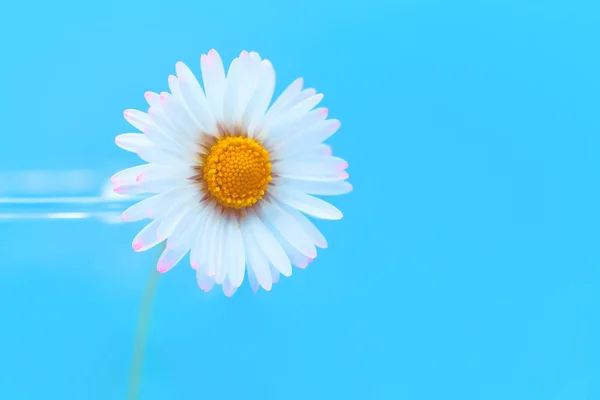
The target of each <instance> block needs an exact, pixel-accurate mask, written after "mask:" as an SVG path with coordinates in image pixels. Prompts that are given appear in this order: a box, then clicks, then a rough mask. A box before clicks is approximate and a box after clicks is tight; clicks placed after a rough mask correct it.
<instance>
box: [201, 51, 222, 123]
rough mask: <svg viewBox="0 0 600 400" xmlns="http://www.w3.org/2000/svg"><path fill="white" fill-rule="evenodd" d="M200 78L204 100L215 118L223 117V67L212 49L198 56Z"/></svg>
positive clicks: (219, 58) (219, 57)
mask: <svg viewBox="0 0 600 400" xmlns="http://www.w3.org/2000/svg"><path fill="white" fill-rule="evenodd" d="M200 66H201V68H202V80H203V81H204V88H205V89H206V100H207V102H208V105H209V107H210V109H211V110H212V114H213V115H214V117H215V119H216V120H221V119H222V117H223V96H224V92H225V69H224V68H223V62H222V61H221V56H219V53H217V51H216V50H214V49H212V50H211V51H209V52H208V55H204V54H203V55H202V57H201V58H200Z"/></svg>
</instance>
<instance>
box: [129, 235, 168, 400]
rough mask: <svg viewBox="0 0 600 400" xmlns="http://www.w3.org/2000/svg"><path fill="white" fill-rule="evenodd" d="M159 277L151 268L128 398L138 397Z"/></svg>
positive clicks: (134, 349) (130, 376) (134, 348)
mask: <svg viewBox="0 0 600 400" xmlns="http://www.w3.org/2000/svg"><path fill="white" fill-rule="evenodd" d="M163 248H164V244H163V245H161V249H160V251H159V255H160V253H162V250H163ZM159 277H160V273H159V272H158V271H157V270H156V268H152V272H151V273H150V278H149V279H148V284H147V285H146V290H145V291H144V297H143V298H142V305H141V308H140V316H139V320H138V326H137V332H136V335H135V342H134V344H133V360H132V361H131V371H130V373H129V390H128V394H127V399H128V400H138V399H139V397H140V380H141V377H142V367H143V365H144V348H145V345H146V336H147V335H148V325H149V324H150V314H151V311H152V301H153V300H154V295H155V293H156V287H157V286H158V278H159Z"/></svg>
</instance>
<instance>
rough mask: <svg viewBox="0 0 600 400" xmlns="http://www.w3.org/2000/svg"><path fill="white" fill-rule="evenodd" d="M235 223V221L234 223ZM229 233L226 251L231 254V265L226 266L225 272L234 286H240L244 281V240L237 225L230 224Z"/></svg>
mask: <svg viewBox="0 0 600 400" xmlns="http://www.w3.org/2000/svg"><path fill="white" fill-rule="evenodd" d="M236 224H237V223H236ZM229 234H230V235H231V238H230V241H229V246H231V247H229V248H228V249H227V250H226V251H230V252H231V254H232V257H231V258H230V260H231V265H230V266H229V268H228V271H227V274H228V276H229V280H231V284H232V285H233V286H235V287H239V286H241V284H242V282H243V281H244V273H245V269H246V252H245V249H244V240H243V239H242V232H241V231H240V228H239V226H237V225H232V227H231V229H230V231H229Z"/></svg>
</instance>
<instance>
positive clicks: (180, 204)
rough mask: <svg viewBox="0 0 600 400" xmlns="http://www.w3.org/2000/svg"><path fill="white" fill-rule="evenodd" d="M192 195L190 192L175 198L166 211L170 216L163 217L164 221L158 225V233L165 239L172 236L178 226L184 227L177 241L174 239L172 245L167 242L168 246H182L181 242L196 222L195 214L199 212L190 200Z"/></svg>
mask: <svg viewBox="0 0 600 400" xmlns="http://www.w3.org/2000/svg"><path fill="white" fill-rule="evenodd" d="M191 197H192V196H191V195H190V194H189V193H186V195H184V196H181V197H180V198H176V199H174V200H173V201H172V202H171V204H169V206H168V210H167V211H166V212H165V214H169V218H163V221H162V223H161V224H160V226H159V227H158V230H157V233H158V236H159V237H162V238H164V239H167V238H170V237H171V235H173V233H175V230H176V229H177V228H178V227H181V228H182V230H181V231H180V232H178V234H179V237H178V238H177V242H176V241H173V240H172V241H171V243H170V245H169V242H167V248H171V249H174V248H176V247H179V246H181V243H182V242H183V241H184V240H185V239H186V238H187V237H186V235H187V234H188V233H189V232H188V231H189V228H190V226H191V224H192V223H193V222H195V215H194V214H195V213H197V210H196V208H195V207H194V205H193V204H192V202H191V201H190V198H191ZM190 217H191V218H190ZM186 218H188V219H186ZM190 246H191V244H190Z"/></svg>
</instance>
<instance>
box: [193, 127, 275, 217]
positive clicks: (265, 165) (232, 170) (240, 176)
mask: <svg viewBox="0 0 600 400" xmlns="http://www.w3.org/2000/svg"><path fill="white" fill-rule="evenodd" d="M203 174H204V181H205V183H206V186H207V189H208V192H209V193H210V194H211V195H212V197H213V198H214V199H215V200H216V201H217V202H219V204H221V205H222V206H223V207H225V208H233V209H242V208H245V207H250V206H253V205H254V204H256V203H257V202H258V201H259V200H260V199H261V198H262V197H263V196H264V195H265V192H266V191H267V188H268V185H269V182H271V162H270V161H269V152H268V151H267V150H265V148H264V147H262V146H261V145H260V144H259V143H258V142H257V141H256V140H254V139H250V138H246V137H234V136H230V137H225V138H221V139H219V140H218V141H217V142H216V143H215V144H213V145H212V147H211V148H210V150H209V152H208V155H207V156H206V161H205V163H204V171H203Z"/></svg>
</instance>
